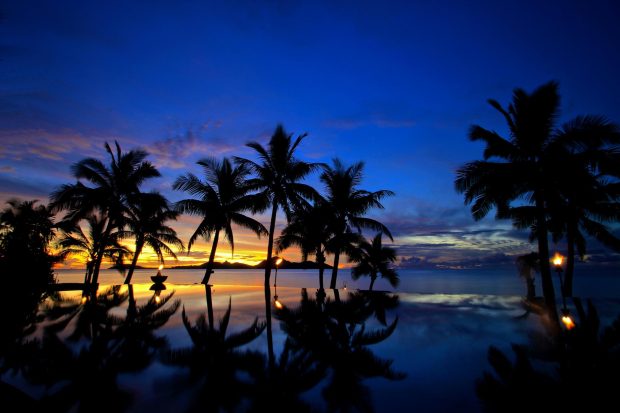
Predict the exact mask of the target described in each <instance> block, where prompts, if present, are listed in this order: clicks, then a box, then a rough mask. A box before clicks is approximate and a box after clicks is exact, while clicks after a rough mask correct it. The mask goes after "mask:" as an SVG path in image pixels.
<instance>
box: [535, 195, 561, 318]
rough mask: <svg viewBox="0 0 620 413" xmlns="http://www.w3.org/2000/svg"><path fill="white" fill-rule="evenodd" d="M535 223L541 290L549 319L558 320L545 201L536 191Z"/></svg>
mask: <svg viewBox="0 0 620 413" xmlns="http://www.w3.org/2000/svg"><path fill="white" fill-rule="evenodd" d="M535 197H536V225H537V227H538V231H537V232H538V254H539V256H540V277H541V279H542V290H543V296H544V298H545V304H546V305H547V307H548V309H549V311H550V314H551V319H552V320H554V321H558V322H559V318H558V314H557V311H556V305H555V291H554V290H553V280H552V279H551V268H550V266H549V240H548V237H547V217H546V214H545V203H544V198H543V194H542V193H541V192H540V191H537V193H536V195H535Z"/></svg>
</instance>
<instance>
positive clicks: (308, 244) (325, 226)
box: [276, 202, 333, 289]
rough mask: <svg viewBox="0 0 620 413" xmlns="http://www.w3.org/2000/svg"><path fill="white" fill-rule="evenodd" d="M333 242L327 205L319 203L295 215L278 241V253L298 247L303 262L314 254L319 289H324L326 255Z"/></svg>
mask: <svg viewBox="0 0 620 413" xmlns="http://www.w3.org/2000/svg"><path fill="white" fill-rule="evenodd" d="M332 240H333V233H332V228H331V227H330V222H329V209H328V208H327V205H326V204H325V203H323V202H317V203H315V204H314V205H313V206H310V207H308V208H304V209H300V210H298V211H297V212H295V213H294V214H293V217H292V219H291V222H289V224H288V225H287V226H286V227H285V228H284V229H283V230H282V234H281V235H280V236H279V237H278V239H277V240H276V252H277V253H278V254H279V253H280V252H282V251H284V250H285V249H287V248H289V247H291V246H293V245H296V246H298V247H300V249H301V255H302V260H303V261H306V260H307V259H308V255H310V254H314V255H315V257H316V262H317V263H318V264H319V288H321V289H323V271H324V269H325V255H326V254H327V252H328V250H329V248H330V247H331V243H332Z"/></svg>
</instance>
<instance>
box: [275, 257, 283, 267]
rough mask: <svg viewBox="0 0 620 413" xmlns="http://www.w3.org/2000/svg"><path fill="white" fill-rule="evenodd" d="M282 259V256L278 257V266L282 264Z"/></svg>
mask: <svg viewBox="0 0 620 413" xmlns="http://www.w3.org/2000/svg"><path fill="white" fill-rule="evenodd" d="M282 261H283V260H282V258H278V261H276V266H278V265H280V264H282Z"/></svg>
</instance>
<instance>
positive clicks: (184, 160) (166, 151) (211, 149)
mask: <svg viewBox="0 0 620 413" xmlns="http://www.w3.org/2000/svg"><path fill="white" fill-rule="evenodd" d="M220 126H221V121H215V122H207V123H204V124H202V125H201V126H200V127H198V128H186V129H185V130H184V131H183V132H173V133H172V136H170V137H168V138H166V139H163V140H160V141H157V142H154V143H152V144H150V145H149V148H148V151H149V152H150V153H152V154H153V155H154V156H155V157H156V158H157V159H156V161H155V162H156V164H157V165H158V166H161V167H165V168H170V169H181V168H186V167H187V166H188V165H189V164H191V163H193V162H195V161H196V160H197V159H198V158H201V157H207V156H216V157H219V156H221V155H222V154H225V153H228V152H232V151H235V150H237V149H238V147H237V146H236V145H235V144H234V143H231V142H226V141H224V140H222V139H219V138H215V137H212V138H208V137H206V136H205V135H206V134H207V132H208V131H210V130H212V129H218V128H219V127H220Z"/></svg>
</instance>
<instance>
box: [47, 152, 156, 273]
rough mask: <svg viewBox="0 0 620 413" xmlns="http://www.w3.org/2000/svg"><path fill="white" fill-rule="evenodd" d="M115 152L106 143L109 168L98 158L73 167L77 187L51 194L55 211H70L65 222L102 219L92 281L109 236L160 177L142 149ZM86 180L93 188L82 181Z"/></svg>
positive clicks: (87, 159)
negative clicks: (148, 184) (150, 183)
mask: <svg viewBox="0 0 620 413" xmlns="http://www.w3.org/2000/svg"><path fill="white" fill-rule="evenodd" d="M115 146H116V153H114V152H113V150H112V148H111V147H110V145H109V144H108V143H107V142H106V144H105V149H106V151H107V152H108V154H109V156H110V164H109V166H106V165H105V164H104V163H103V162H101V161H100V160H99V159H95V158H86V159H83V160H81V161H79V162H78V163H76V164H74V165H73V166H72V167H71V171H72V173H73V176H75V177H76V178H77V179H78V182H76V183H75V184H66V185H62V186H61V187H60V188H59V189H57V190H56V191H54V192H53V193H52V194H51V195H50V199H51V204H50V207H51V209H52V211H53V212H57V211H62V210H67V213H66V215H65V217H64V219H63V220H64V221H69V222H71V223H76V222H78V221H79V220H80V219H82V218H84V217H86V216H88V215H91V214H93V213H95V212H96V213H98V214H99V216H100V217H101V218H102V222H103V224H104V225H103V232H102V240H103V242H101V243H100V245H99V249H98V250H97V251H95V255H94V263H93V280H92V281H93V282H94V283H96V282H97V280H98V277H99V268H100V266H101V260H102V259H103V257H104V251H105V248H106V243H107V242H109V241H110V242H111V240H110V239H109V238H110V234H111V233H112V231H114V230H119V229H121V228H122V227H123V226H124V224H125V214H126V213H127V211H128V208H129V206H130V205H132V204H133V203H134V202H135V201H136V198H137V197H138V194H139V193H140V185H142V184H143V183H144V182H145V181H146V180H147V179H150V178H154V177H158V176H160V173H159V171H157V169H156V168H155V167H154V166H153V164H151V163H150V162H148V161H146V160H145V159H146V157H147V156H148V153H147V152H145V151H143V150H132V151H129V152H127V153H124V154H123V153H122V152H121V147H120V145H119V144H118V142H115ZM80 179H83V180H85V181H86V182H88V183H90V184H91V186H87V185H85V184H84V183H82V182H81V181H80Z"/></svg>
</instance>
